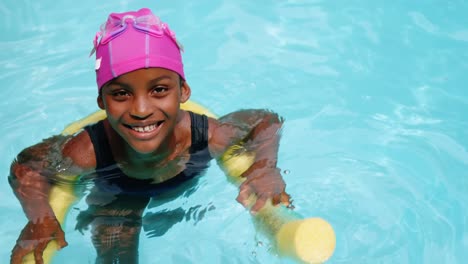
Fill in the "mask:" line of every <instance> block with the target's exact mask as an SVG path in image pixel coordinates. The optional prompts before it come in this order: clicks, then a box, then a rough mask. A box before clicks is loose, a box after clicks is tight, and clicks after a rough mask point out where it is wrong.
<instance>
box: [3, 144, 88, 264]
mask: <svg viewBox="0 0 468 264" xmlns="http://www.w3.org/2000/svg"><path fill="white" fill-rule="evenodd" d="M69 141H70V137H64V136H55V137H51V138H49V139H46V140H44V141H43V142H41V143H39V144H37V145H34V146H32V147H29V148H26V149H25V150H23V151H22V152H21V153H20V154H19V155H18V157H17V159H16V160H15V161H13V163H12V165H11V169H10V175H9V177H8V181H9V183H10V186H11V188H12V189H13V192H14V193H15V195H16V197H17V198H18V200H19V201H20V203H21V206H22V208H23V211H24V213H25V215H26V217H27V218H28V220H29V221H28V223H27V224H26V226H25V227H24V228H23V230H22V232H21V234H20V236H19V238H18V240H17V241H16V246H15V247H14V249H13V251H12V256H11V263H21V261H22V259H23V257H24V256H25V255H26V254H27V253H29V252H31V251H34V257H35V260H36V262H37V263H42V252H43V251H44V249H45V247H46V246H47V244H48V243H49V242H50V241H51V240H56V241H57V243H58V246H59V247H60V248H62V247H64V246H66V245H67V242H66V241H65V235H64V233H63V230H62V228H61V227H60V223H59V222H58V220H57V218H56V216H55V214H54V211H53V210H52V208H51V206H50V204H49V193H50V190H51V187H52V184H53V183H54V182H56V183H57V184H67V182H60V183H59V182H58V179H57V175H58V174H59V173H62V174H70V175H72V174H73V173H78V171H79V170H78V169H77V167H76V166H74V165H73V161H72V160H71V159H70V158H67V157H65V156H64V155H63V153H62V152H63V149H64V146H66V144H67V143H68V142H69ZM75 175H76V174H75Z"/></svg>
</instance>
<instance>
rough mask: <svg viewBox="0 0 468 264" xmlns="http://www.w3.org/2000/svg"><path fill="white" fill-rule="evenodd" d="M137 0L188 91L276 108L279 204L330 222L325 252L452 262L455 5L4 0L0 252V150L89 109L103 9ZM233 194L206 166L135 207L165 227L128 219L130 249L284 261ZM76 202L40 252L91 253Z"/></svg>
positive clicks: (462, 174)
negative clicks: (134, 244)
mask: <svg viewBox="0 0 468 264" xmlns="http://www.w3.org/2000/svg"><path fill="white" fill-rule="evenodd" d="M144 6H147V7H150V8H151V9H152V10H153V11H154V12H155V13H157V14H158V15H159V16H161V18H162V19H163V20H164V21H166V22H168V24H169V25H171V28H172V29H173V30H174V31H175V32H176V33H177V36H178V38H179V40H180V41H181V42H182V43H183V44H184V46H185V53H184V55H183V57H184V62H185V71H186V76H187V80H188V82H189V83H190V85H191V87H192V99H193V100H194V101H196V102H199V103H201V104H203V105H205V106H208V107H209V108H210V109H211V110H213V111H214V112H215V113H218V114H225V113H228V112H231V111H235V110H237V109H241V108H267V109H272V110H274V111H277V112H279V113H280V114H281V115H283V116H284V118H285V119H286V123H285V127H284V130H283V133H282V141H281V148H280V153H279V159H280V160H279V166H280V168H281V169H282V170H283V171H284V174H283V176H284V178H285V181H286V182H287V191H288V192H289V193H290V194H291V195H292V196H293V199H294V204H295V206H296V209H295V210H296V211H297V212H298V213H299V214H301V215H303V216H307V217H312V216H318V217H322V218H324V219H326V220H327V221H328V222H330V223H331V224H332V226H333V227H334V229H335V232H336V236H337V244H336V250H335V253H334V255H333V257H332V258H331V259H330V261H329V262H328V263H437V264H439V263H464V261H466V259H468V253H467V252H468V251H467V249H468V213H467V212H468V172H467V171H468V170H467V168H468V118H467V116H468V114H467V109H468V87H467V83H468V17H467V16H466V14H467V13H468V1H423V0H416V1H403V0H397V1H392V2H390V1H364V0H355V1H338V0H329V1H320V0H309V1H299V0H296V1H295V0H289V1H272V0H270V1H266V0H259V1H247V0H239V1H227V0H224V1H213V0H211V1H209V0H200V1H196V2H195V1H193V2H192V3H186V1H168V0H160V1H152V2H150V1H142V0H138V1H125V0H121V1H106V2H105V3H104V2H102V3H98V4H96V1H91V0H82V1H79V2H77V3H73V6H70V4H69V3H68V2H66V1H51V0H44V1H31V0H19V1H13V0H6V1H2V2H1V3H0V14H1V18H0V30H1V35H0V50H1V53H0V62H1V63H0V82H1V83H2V89H1V90H0V93H1V95H2V98H3V100H1V101H0V108H1V109H2V111H1V112H0V121H1V123H2V126H1V127H0V135H2V136H1V137H2V140H1V141H0V149H1V154H2V159H1V161H0V171H2V172H3V175H4V176H5V178H4V180H3V184H1V185H0V201H1V203H0V212H1V213H0V226H1V229H0V232H1V236H2V239H1V240H0V246H1V247H0V248H1V250H0V262H1V263H6V262H8V261H9V255H10V252H11V249H12V247H13V245H14V243H15V241H16V239H17V237H18V235H19V232H20V231H21V229H22V227H23V226H24V224H25V223H26V218H25V216H24V214H23V212H22V210H21V207H20V204H19V202H18V201H17V200H16V198H15V197H14V195H13V193H12V191H11V190H10V187H9V186H8V184H7V181H6V176H7V175H8V173H9V166H10V163H11V161H12V160H13V159H14V157H15V155H16V154H17V153H18V152H19V151H20V150H21V149H23V148H24V147H26V146H29V145H31V144H34V143H36V142H38V141H40V140H41V139H43V138H46V137H49V136H51V135H54V134H57V133H60V131H61V130H62V129H63V128H64V127H65V126H66V125H67V124H68V123H70V122H72V121H74V120H76V119H79V118H81V117H83V116H85V115H87V114H88V113H91V112H93V111H94V110H96V109H97V105H96V93H97V91H96V87H95V80H94V78H95V76H94V72H93V69H94V68H93V67H94V60H93V59H92V58H88V54H89V52H90V50H91V48H92V39H93V37H94V34H95V32H96V31H97V29H98V26H99V25H100V24H101V23H102V22H104V20H105V18H106V16H107V14H108V13H110V12H113V11H115V12H120V11H126V10H131V9H134V10H135V9H139V8H140V7H144ZM236 195H237V189H236V187H235V186H233V185H231V184H229V183H228V182H227V181H226V178H225V177H224V175H223V174H222V172H221V171H220V170H219V168H217V166H216V165H215V164H214V163H213V164H212V166H211V168H210V169H209V170H208V172H207V174H206V175H205V176H204V177H203V178H202V179H201V180H200V183H199V184H198V185H197V186H196V191H195V192H193V193H192V194H191V195H190V196H183V197H180V198H178V199H176V200H174V201H172V202H170V203H168V204H165V205H163V206H162V207H160V208H149V209H148V213H149V214H150V215H151V214H153V215H154V216H155V219H157V216H158V212H160V211H161V210H163V211H164V212H165V213H166V215H169V216H170V217H168V218H167V219H169V220H167V221H166V222H164V223H163V224H165V225H167V226H168V227H169V228H168V230H167V232H165V233H164V234H154V233H151V232H146V231H143V232H142V235H141V245H140V260H141V261H140V262H141V263H289V260H284V259H279V258H278V257H277V256H275V254H274V252H271V250H270V245H269V242H268V241H267V240H265V239H264V237H262V236H261V235H259V234H257V232H256V231H255V228H254V226H253V224H252V219H251V217H250V216H249V214H248V213H247V212H246V211H245V210H244V209H243V208H242V207H241V206H240V205H239V204H237V203H236V202H235V197H236ZM83 207H85V204H84V203H83V202H81V203H79V204H77V205H76V208H77V209H78V210H79V209H81V208H83ZM78 210H75V209H74V210H72V211H71V213H70V214H71V216H70V217H69V221H68V222H67V225H66V226H65V227H64V230H65V232H66V234H67V240H68V242H69V246H68V247H67V248H65V249H63V250H62V251H60V252H59V254H58V255H57V257H56V260H55V262H54V263H94V258H95V251H94V248H93V246H92V244H91V243H90V240H89V238H90V234H89V231H87V232H85V233H84V234H83V235H82V234H81V233H79V232H77V231H75V230H74V224H75V222H74V221H75V220H74V219H75V218H76V215H77V214H78ZM171 219H172V220H171ZM152 224H154V223H152Z"/></svg>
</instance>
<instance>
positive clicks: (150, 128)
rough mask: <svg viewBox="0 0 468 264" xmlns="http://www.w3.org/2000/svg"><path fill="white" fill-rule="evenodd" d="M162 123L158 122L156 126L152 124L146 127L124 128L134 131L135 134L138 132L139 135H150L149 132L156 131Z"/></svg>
mask: <svg viewBox="0 0 468 264" xmlns="http://www.w3.org/2000/svg"><path fill="white" fill-rule="evenodd" d="M163 122H164V121H158V122H157V123H156V124H152V125H147V126H130V125H126V127H128V128H130V129H132V130H134V131H136V132H139V133H150V132H153V131H154V130H156V129H157V128H158V127H159V126H161V124H162V123H163Z"/></svg>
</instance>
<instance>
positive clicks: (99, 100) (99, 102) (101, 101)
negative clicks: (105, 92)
mask: <svg viewBox="0 0 468 264" xmlns="http://www.w3.org/2000/svg"><path fill="white" fill-rule="evenodd" d="M96 100H97V104H98V106H99V108H101V109H102V110H104V109H106V108H105V107H104V101H103V99H102V95H98V97H97V99H96Z"/></svg>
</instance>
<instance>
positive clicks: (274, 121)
mask: <svg viewBox="0 0 468 264" xmlns="http://www.w3.org/2000/svg"><path fill="white" fill-rule="evenodd" d="M190 94H191V89H190V87H189V85H188V84H187V83H186V82H181V79H180V77H179V76H178V75H177V74H176V73H174V72H172V71H169V70H166V69H162V68H150V69H140V70H136V71H133V72H129V73H127V74H124V75H121V76H119V77H117V78H116V79H114V80H112V81H110V82H109V83H107V84H106V85H104V87H103V88H102V91H101V95H99V96H98V99H97V102H98V105H99V107H100V108H102V109H105V110H106V113H107V116H108V117H107V119H106V120H105V121H104V126H105V131H106V134H107V137H108V139H109V143H110V145H111V151H112V154H113V156H114V159H115V160H116V162H117V163H118V164H119V167H120V168H121V169H122V171H123V172H124V173H125V174H126V175H127V176H128V177H133V178H137V179H152V180H153V182H154V183H160V182H163V181H166V180H168V179H170V178H172V177H174V176H176V175H177V174H179V173H180V172H181V171H183V170H184V168H185V164H186V162H187V161H188V160H189V158H190V154H189V148H190V146H191V129H190V125H191V124H190V122H191V121H190V118H189V115H188V113H187V112H185V111H183V110H181V109H180V103H183V102H185V101H187V100H188V99H189V97H190ZM282 123H283V120H282V119H281V118H280V117H279V116H278V115H277V114H275V113H273V112H270V111H266V110H241V111H237V112H233V113H230V114H228V115H225V116H223V117H221V118H219V119H217V120H215V119H212V118H210V119H209V120H208V127H209V130H208V147H209V152H210V154H211V156H212V157H213V158H214V159H218V158H219V157H220V156H221V155H222V154H223V153H224V152H225V151H226V150H227V149H228V148H229V147H230V146H232V145H235V144H238V143H239V142H243V146H244V148H245V149H246V150H247V151H253V152H255V153H256V155H255V162H254V163H253V165H252V166H251V167H250V168H249V169H248V170H247V171H246V172H244V174H243V175H242V176H243V177H245V181H244V182H243V183H242V184H241V186H240V189H239V195H238V197H237V200H238V201H239V202H240V203H242V204H243V205H244V206H250V205H248V203H247V198H248V197H250V196H251V195H252V194H253V195H255V196H256V197H257V200H256V202H255V203H254V204H253V205H251V208H250V209H251V210H252V211H253V212H255V211H258V210H259V209H261V208H262V206H263V205H264V204H265V203H266V202H268V201H272V203H273V204H278V203H283V204H285V205H289V204H290V197H289V195H288V194H287V193H286V192H285V183H284V181H283V179H282V177H281V174H280V170H279V169H278V168H277V167H276V162H277V153H278V146H279V137H280V135H279V134H280V133H279V132H280V129H281V126H282ZM95 168H96V157H95V154H94V148H93V145H92V143H91V140H90V138H89V135H88V133H87V132H86V131H82V132H80V133H78V134H76V135H74V136H67V137H65V136H56V137H51V138H49V139H46V140H44V141H43V142H41V143H39V144H36V145H34V146H31V147H29V148H26V149H25V150H23V151H22V152H21V153H20V154H19V155H18V157H17V159H16V160H15V161H14V162H13V164H12V166H11V172H10V177H9V182H10V185H11V186H12V189H13V191H14V192H15V195H16V196H17V197H18V199H19V201H20V202H21V205H22V207H23V210H24V212H25V214H26V216H27V218H28V220H29V222H28V223H27V225H26V226H25V228H24V229H23V231H22V232H21V234H20V236H19V238H18V240H17V243H16V246H15V247H14V249H13V251H12V258H11V261H12V263H20V261H21V259H22V258H23V257H24V256H25V255H26V254H27V253H29V252H31V251H34V252H35V259H36V262H37V263H41V260H42V252H43V250H44V248H45V246H46V245H47V243H48V242H49V241H51V240H54V239H55V240H57V241H58V243H59V246H60V247H63V246H66V245H67V242H66V241H65V237H64V234H63V231H62V229H61V227H60V224H59V223H58V221H57V220H56V218H55V215H54V213H53V211H52V209H51V208H50V205H49V203H48V194H49V190H50V187H51V184H53V182H55V181H57V179H56V175H57V174H58V173H59V172H60V174H62V175H67V174H69V175H82V176H83V177H85V176H86V175H91V174H93V173H94V172H95ZM61 180H62V181H63V179H61ZM104 196H105V195H104ZM96 197H98V198H96ZM102 197H103V195H95V193H93V192H92V193H91V194H90V195H89V197H88V198H87V202H88V204H89V205H90V210H91V211H90V212H88V213H91V214H96V215H101V216H109V217H112V216H119V217H127V216H129V217H132V219H139V218H141V214H142V212H143V210H144V208H145V207H146V205H147V203H148V201H149V197H148V199H142V200H141V201H138V203H129V202H128V201H130V200H131V199H132V198H131V197H125V196H119V197H120V198H119V200H118V201H115V200H113V202H108V203H106V202H103V201H102V200H99V199H102ZM111 200H112V199H111ZM96 204H99V205H100V206H96ZM129 204H131V205H129ZM95 222H97V221H95ZM113 229H115V228H114V227H112V226H110V227H109V228H106V226H98V225H93V232H92V233H93V242H94V244H95V246H96V249H97V251H98V254H102V255H103V256H104V255H106V254H108V253H109V252H108V250H110V248H112V246H113V245H111V247H110V248H101V247H100V246H99V245H103V244H105V243H104V242H105V241H100V240H99V238H100V237H101V238H102V237H108V236H111V237H112V236H113V235H114V231H112V230H113ZM122 230H124V232H123V233H119V235H120V236H121V238H122V239H123V240H125V239H127V241H133V242H132V243H130V244H131V246H129V249H128V250H123V251H122V252H126V254H128V255H126V256H125V258H129V259H132V258H135V254H136V253H135V252H136V250H137V247H136V246H135V245H137V244H138V242H137V241H138V234H139V232H140V228H139V227H138V225H137V226H136V227H135V226H134V225H132V226H130V227H128V228H123V229H122ZM122 230H119V232H122ZM125 230H128V232H125ZM109 233H110V234H111V235H109ZM127 244H129V243H126V245H127ZM107 245H108V244H107ZM114 246H115V245H114ZM106 250H107V251H106ZM111 257H112V256H111Z"/></svg>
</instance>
